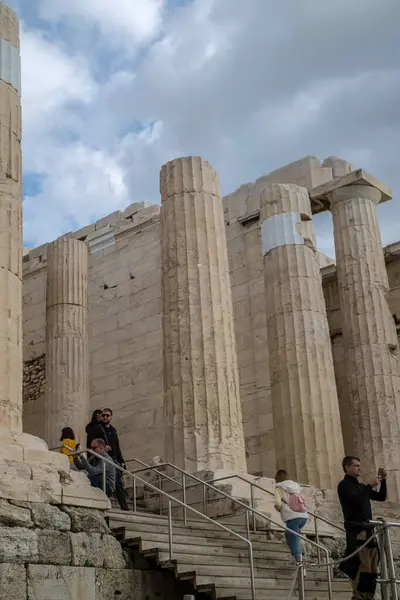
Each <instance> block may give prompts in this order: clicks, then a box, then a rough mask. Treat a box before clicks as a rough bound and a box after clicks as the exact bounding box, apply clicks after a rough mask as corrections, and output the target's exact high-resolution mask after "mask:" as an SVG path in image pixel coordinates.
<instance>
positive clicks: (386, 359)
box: [327, 181, 400, 501]
mask: <svg viewBox="0 0 400 600" xmlns="http://www.w3.org/2000/svg"><path fill="white" fill-rule="evenodd" d="M344 183H346V181H344ZM336 186H337V189H334V190H332V191H331V192H330V193H329V194H328V195H327V197H328V200H329V201H330V206H331V212H332V217H333V226H334V234H335V248H336V262H337V280H338V291H339V298H340V305H341V309H342V322H343V338H344V343H345V348H346V365H347V382H348V391H349V402H350V414H349V415H348V419H349V421H350V426H351V429H352V440H353V448H352V451H353V453H354V454H356V455H357V456H359V457H360V458H361V459H362V463H363V468H364V471H365V472H366V473H369V474H376V472H377V470H378V468H379V467H386V468H387V469H388V470H389V479H388V485H389V490H390V500H393V501H399V500H400V422H399V412H400V369H399V347H398V338H397V334H396V326H395V323H394V320H393V317H392V315H391V312H390V309H389V305H388V301H387V295H388V291H389V284H388V278H387V271H386V266H385V260H384V255H383V250H382V243H381V236H380V231H379V225H378V220H377V214H376V205H377V204H378V203H379V202H380V201H381V199H382V191H381V189H379V187H375V186H374V185H368V183H367V182H366V181H365V185H362V184H361V185H345V186H344V187H340V182H338V183H337V184H336Z"/></svg>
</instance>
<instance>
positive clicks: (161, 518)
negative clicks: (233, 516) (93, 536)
mask: <svg viewBox="0 0 400 600" xmlns="http://www.w3.org/2000/svg"><path fill="white" fill-rule="evenodd" d="M107 516H108V518H109V519H110V520H113V521H124V522H127V523H128V522H132V523H133V522H135V523H136V522H140V523H146V522H149V523H153V522H154V523H155V522H156V521H157V523H160V522H161V523H164V524H166V525H168V517H167V516H166V515H160V514H155V513H150V512H139V511H137V512H133V511H132V512H127V511H123V510H114V509H113V510H111V511H109V512H108V513H107ZM187 520H188V524H189V525H191V526H196V528H198V529H213V530H214V529H215V527H216V526H215V525H214V524H213V523H210V521H208V520H206V519H199V518H198V517H196V518H194V516H191V515H190V514H189V512H188V514H187ZM216 522H217V521H216ZM218 522H221V523H222V524H223V525H226V526H227V527H231V528H232V529H235V531H237V532H238V533H241V532H245V531H246V527H245V525H244V524H240V523H237V522H235V521H229V520H225V519H223V520H218ZM173 524H174V526H175V525H177V526H182V525H183V519H173ZM221 531H222V530H221ZM263 531H265V532H266V529H264V530H263V529H261V532H263ZM258 533H259V532H258ZM268 534H270V531H268ZM275 541H276V540H275Z"/></svg>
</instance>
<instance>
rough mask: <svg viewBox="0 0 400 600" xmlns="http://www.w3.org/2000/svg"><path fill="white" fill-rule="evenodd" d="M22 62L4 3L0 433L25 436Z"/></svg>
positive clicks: (0, 31) (0, 8)
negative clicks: (23, 398)
mask: <svg viewBox="0 0 400 600" xmlns="http://www.w3.org/2000/svg"><path fill="white" fill-rule="evenodd" d="M20 82H21V59H20V54H19V26H18V19H17V17H16V15H15V13H14V12H13V11H12V10H10V9H9V8H8V7H7V6H6V5H5V4H3V3H2V2H1V3H0V411H1V416H0V429H4V430H6V431H8V432H10V433H12V434H20V433H21V432H22V195H21V194H22V187H21V186H22V167H21V163H22V158H21V101H20V90H21V83H20Z"/></svg>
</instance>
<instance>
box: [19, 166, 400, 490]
mask: <svg viewBox="0 0 400 600" xmlns="http://www.w3.org/2000/svg"><path fill="white" fill-rule="evenodd" d="M160 187H161V197H162V204H161V206H160V205H153V204H150V203H147V202H141V203H136V204H132V205H130V206H128V208H126V209H125V210H124V211H117V212H116V213H113V214H111V215H109V216H108V217H105V218H103V219H101V220H100V221H98V222H97V223H94V224H93V225H88V226H87V227H85V228H84V229H82V230H80V231H77V232H70V233H67V234H66V235H65V236H63V237H62V239H60V240H58V241H56V242H54V243H53V244H45V245H43V246H41V247H39V248H35V249H33V250H30V251H29V252H28V253H27V254H26V255H25V256H24V263H23V267H24V272H23V331H24V336H23V353H24V364H25V369H29V366H30V365H33V364H35V365H36V364H37V363H35V362H32V361H36V360H40V363H39V364H41V365H44V363H43V360H42V359H41V357H43V356H44V355H45V356H46V360H45V361H44V362H45V366H43V370H44V369H45V370H46V373H45V374H44V373H43V372H42V373H37V372H36V377H37V378H38V380H39V379H40V381H42V380H43V378H44V377H45V378H46V390H47V394H48V396H47V397H46V393H42V394H40V395H39V394H37V393H35V394H34V397H32V391H31V390H32V386H31V385H26V388H25V389H24V427H25V430H26V431H29V432H30V433H33V434H35V435H38V436H39V437H44V438H45V439H46V441H47V442H48V443H50V444H53V440H54V436H57V435H58V431H59V429H60V427H61V426H62V425H63V426H66V425H74V424H75V421H74V419H75V417H76V415H77V414H78V413H79V414H82V412H81V411H84V410H86V411H87V414H88V413H90V412H91V411H92V410H94V409H96V408H99V407H104V406H110V407H112V408H113V410H114V412H115V423H116V425H117V427H118V429H119V431H120V434H121V439H122V443H123V446H124V449H125V454H126V455H127V457H128V458H129V459H133V458H134V457H136V458H141V459H143V460H145V461H146V460H151V458H152V457H154V456H161V457H163V458H164V459H168V460H170V461H171V462H173V463H175V464H178V465H179V466H181V467H185V468H186V469H188V470H189V471H191V472H198V471H203V470H209V471H216V470H220V469H224V470H233V471H241V472H247V473H250V474H253V475H256V476H264V477H265V476H268V477H271V476H272V475H273V474H274V472H275V470H276V468H277V467H285V468H287V469H288V470H289V471H290V472H291V473H293V474H294V476H295V477H296V478H298V479H299V480H300V481H302V482H304V483H309V484H312V485H314V486H316V487H322V488H330V487H334V485H335V482H336V481H337V480H338V478H339V477H340V457H341V456H342V454H343V452H344V451H345V452H346V453H355V454H357V455H360V456H361V457H362V459H363V462H364V465H365V466H366V467H367V468H368V470H370V471H371V472H375V471H376V470H377V468H378V467H379V466H381V465H382V464H384V465H387V467H388V468H389V470H390V473H391V477H390V495H391V498H392V499H393V500H394V499H396V500H398V499H399V494H400V482H399V479H398V477H399V460H400V451H399V447H400V440H399V431H400V430H399V410H400V408H399V402H400V400H399V398H400V396H399V389H400V384H399V381H400V380H399V351H398V333H397V330H396V323H397V327H398V317H399V313H400V295H399V291H398V290H399V273H400V261H399V260H398V258H397V257H398V256H400V254H399V253H400V246H399V245H398V244H392V245H390V246H388V247H387V248H384V249H383V248H382V247H381V241H380V234H379V225H378V222H377V216H376V205H377V204H378V203H379V202H383V201H387V200H389V199H390V198H391V191H390V189H389V188H388V187H387V186H385V185H384V184H381V183H380V182H378V181H376V180H375V179H374V178H373V177H372V176H371V175H369V174H368V173H365V172H364V171H363V170H361V169H358V170H354V169H353V167H352V166H351V165H349V164H348V163H346V162H345V161H343V160H340V159H336V158H329V159H327V160H325V161H324V162H323V163H322V164H321V163H320V161H319V160H318V159H316V158H314V157H307V158H304V159H302V160H300V161H297V162H296V163H293V164H291V165H288V166H286V167H283V168H282V169H280V170H278V171H275V172H273V173H271V174H269V175H267V176H265V177H261V178H260V179H259V180H257V181H256V182H254V183H251V184H246V185H243V186H241V187H240V188H239V189H238V190H237V191H236V192H234V193H233V194H230V195H229V196H226V197H225V198H223V199H222V198H221V196H220V190H219V182H218V176H217V174H216V173H215V171H214V169H213V168H212V167H211V166H210V165H209V164H208V163H207V162H206V161H204V160H203V159H201V158H198V157H189V158H182V159H177V160H175V161H172V162H170V163H168V164H167V165H165V166H164V167H163V168H162V170H161V184H160ZM323 210H330V211H331V212H332V217H333V225H334V233H335V247H336V262H337V264H336V265H335V264H334V263H333V261H330V260H329V259H327V258H326V257H324V256H323V255H321V254H320V253H318V252H317V249H316V246H315V234H314V229H313V222H312V215H313V214H316V213H319V212H321V211H323ZM67 241H68V243H69V244H70V246H68V245H67ZM74 241H75V243H76V244H78V243H82V242H84V243H85V244H86V246H87V248H88V300H87V302H88V311H87V319H88V342H87V343H88V348H89V350H88V353H89V371H88V372H87V371H86V372H85V373H84V372H81V375H80V376H79V378H78V380H77V382H76V385H77V386H78V387H79V389H78V387H77V388H76V390H74V391H73V394H72V395H71V394H69V400H68V402H70V403H71V402H76V404H74V406H75V413H74V411H73V410H72V408H69V405H68V403H67V402H66V401H63V400H61V397H62V394H63V393H64V394H65V391H64V392H63V391H62V389H61V388H62V385H63V384H60V389H59V390H58V391H57V394H60V400H57V399H56V396H54V397H53V396H52V395H51V394H50V390H51V384H50V383H49V378H51V377H53V375H52V373H53V369H54V368H57V366H56V367H54V364H53V359H52V356H53V354H52V352H53V351H52V346H51V344H52V342H51V340H52V339H53V338H52V336H53V335H54V334H53V333H52V329H53V324H52V319H51V318H50V311H51V310H53V309H51V302H52V300H51V299H49V297H48V290H49V289H51V286H52V285H53V284H52V281H51V279H50V280H49V278H52V277H53V275H52V273H53V268H54V267H53V266H52V264H53V263H49V256H51V253H52V252H53V250H52V248H53V245H54V244H56V245H57V244H58V245H60V244H61V245H62V246H63V247H65V249H66V250H65V251H67V248H72V246H71V244H73V243H74ZM71 252H72V250H71ZM51 260H53V259H51ZM67 262H68V261H67ZM71 268H72V267H71ZM75 268H76V269H78V265H77V266H76V267H75ZM46 290H47V294H46ZM65 293H67V292H66V291H65ZM71 293H72V292H71ZM46 296H47V299H46ZM65 306H67V305H65ZM60 310H61V309H60ZM63 310H64V309H63ZM71 310H72V309H71ZM74 310H78V307H77V305H75V309H74ZM63 335H65V336H67V337H68V335H69V334H67V333H64V334H63ZM73 335H74V336H76V338H75V343H77V341H76V339H77V338H79V339H81V343H82V348H83V347H84V345H85V342H84V334H83V332H79V331H78V330H76V331H75V332H74V334H73ZM65 339H66V338H65ZM60 343H61V342H60ZM65 343H67V342H66V341H65ZM49 344H50V345H49ZM71 348H72V346H71ZM81 352H83V349H82V351H81ZM68 361H71V363H69V362H68ZM63 363H65V365H66V369H67V370H72V369H73V368H74V367H73V365H77V364H78V358H77V357H74V354H73V352H72V351H71V352H65V355H64V357H63ZM79 363H80V364H82V361H80V360H79ZM87 373H88V377H89V383H88V386H89V389H90V392H89V393H88V397H87V398H86V393H87V392H86V389H87V388H86V387H85V386H86V384H85V382H84V381H83V379H84V377H85V375H87ZM42 385H43V384H42ZM36 389H37V387H36V388H35V390H36ZM42 389H43V387H42ZM65 389H66V388H65ZM72 398H76V400H72ZM58 406H63V409H62V411H61V410H60V409H59V408H57V407H58ZM85 406H86V409H85ZM55 413H57V415H58V416H57V420H54V421H52V419H53V416H52V415H53V414H55ZM52 422H53V425H51V423H52ZM51 426H54V431H53V437H52V434H51V432H50V430H48V431H47V432H46V427H51Z"/></svg>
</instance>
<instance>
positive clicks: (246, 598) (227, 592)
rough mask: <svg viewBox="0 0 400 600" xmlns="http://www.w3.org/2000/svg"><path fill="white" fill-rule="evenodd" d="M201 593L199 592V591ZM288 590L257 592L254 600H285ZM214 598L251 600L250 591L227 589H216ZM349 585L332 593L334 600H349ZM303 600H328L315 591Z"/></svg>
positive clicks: (322, 594) (324, 595)
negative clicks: (344, 589) (345, 588)
mask: <svg viewBox="0 0 400 600" xmlns="http://www.w3.org/2000/svg"><path fill="white" fill-rule="evenodd" d="M199 591H201V590H199ZM288 593H289V590H278V589H276V590H257V591H256V600H281V599H282V600H287V597H288ZM215 597H216V598H218V600H252V595H251V590H250V589H249V590H236V589H233V588H227V587H222V588H221V587H216V588H215ZM298 597H299V594H298V592H297V588H296V591H295V592H294V593H293V595H292V600H294V599H295V598H298ZM350 597H351V596H350V585H349V584H348V590H347V591H346V592H345V591H339V592H338V591H334V592H333V598H334V600H349V599H350ZM305 600H329V597H328V592H320V591H315V590H311V591H310V590H309V591H306V597H305Z"/></svg>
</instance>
